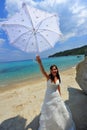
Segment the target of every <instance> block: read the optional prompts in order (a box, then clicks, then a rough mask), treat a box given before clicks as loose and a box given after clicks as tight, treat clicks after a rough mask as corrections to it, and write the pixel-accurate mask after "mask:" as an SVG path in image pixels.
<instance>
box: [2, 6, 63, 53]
mask: <svg viewBox="0 0 87 130" xmlns="http://www.w3.org/2000/svg"><path fill="white" fill-rule="evenodd" d="M1 24H2V28H3V29H4V30H6V32H7V34H8V36H9V40H10V43H11V44H13V45H14V46H16V47H18V48H20V49H21V50H23V51H26V52H42V51H44V50H47V49H49V48H51V47H53V46H54V45H55V43H56V42H57V41H58V40H59V38H60V36H61V32H60V29H59V19H58V16H57V15H55V14H51V13H47V12H44V11H41V10H39V9H36V8H33V7H31V6H29V5H25V4H24V5H23V7H22V8H21V9H20V11H19V12H18V13H16V14H15V15H14V16H13V17H11V18H9V19H8V20H7V21H5V22H1Z"/></svg>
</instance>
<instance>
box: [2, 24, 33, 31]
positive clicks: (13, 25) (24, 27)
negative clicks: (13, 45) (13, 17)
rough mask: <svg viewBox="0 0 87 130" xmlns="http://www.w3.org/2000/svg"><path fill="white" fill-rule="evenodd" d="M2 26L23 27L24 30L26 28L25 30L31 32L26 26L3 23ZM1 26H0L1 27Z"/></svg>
mask: <svg viewBox="0 0 87 130" xmlns="http://www.w3.org/2000/svg"><path fill="white" fill-rule="evenodd" d="M3 25H4V26H23V27H24V28H26V29H27V30H29V31H30V30H32V29H30V28H28V27H26V26H24V25H20V24H7V23H5V24H3ZM3 25H2V26H3Z"/></svg>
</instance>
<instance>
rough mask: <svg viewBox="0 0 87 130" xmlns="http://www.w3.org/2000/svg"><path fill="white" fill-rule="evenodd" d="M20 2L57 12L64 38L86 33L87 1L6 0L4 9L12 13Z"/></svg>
mask: <svg viewBox="0 0 87 130" xmlns="http://www.w3.org/2000/svg"><path fill="white" fill-rule="evenodd" d="M22 2H26V3H28V4H29V5H32V6H35V7H37V8H40V9H42V10H46V11H48V12H55V13H58V15H59V17H60V28H61V31H62V33H63V34H64V37H65V38H64V39H66V40H67V39H68V38H70V37H73V36H79V35H84V34H87V24H86V23H87V3H84V2H83V0H77V1H76V0H73V1H72V0H44V1H41V2H39V1H38V2H35V1H33V0H13V1H12V0H6V9H7V10H8V12H9V15H13V14H14V13H15V12H16V11H17V10H18V9H20V7H21V4H22Z"/></svg>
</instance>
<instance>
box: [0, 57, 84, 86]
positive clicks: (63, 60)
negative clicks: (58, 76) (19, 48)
mask: <svg viewBox="0 0 87 130" xmlns="http://www.w3.org/2000/svg"><path fill="white" fill-rule="evenodd" d="M83 59H84V56H83V55H80V56H63V57H55V58H45V59H42V62H43V65H44V67H45V70H46V71H48V72H49V67H50V66H51V65H52V64H56V65H57V66H58V68H59V71H62V70H65V69H67V68H70V67H73V66H76V65H77V64H78V63H79V62H81V61H82V60H83ZM41 76H42V74H41V72H40V70H39V66H38V64H37V62H36V61H35V60H26V61H12V62H1V63H0V87H5V86H7V85H8V84H9V83H17V82H21V81H25V80H32V79H33V78H36V77H41Z"/></svg>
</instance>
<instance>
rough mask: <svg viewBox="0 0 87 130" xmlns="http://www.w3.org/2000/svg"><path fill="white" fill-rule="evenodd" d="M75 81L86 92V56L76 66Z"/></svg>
mask: <svg viewBox="0 0 87 130" xmlns="http://www.w3.org/2000/svg"><path fill="white" fill-rule="evenodd" d="M76 81H77V83H78V84H79V86H80V88H81V89H82V90H83V91H84V92H85V93H86V94H87V56H86V57H85V59H84V61H82V62H80V63H79V64H78V65H77V66H76Z"/></svg>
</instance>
